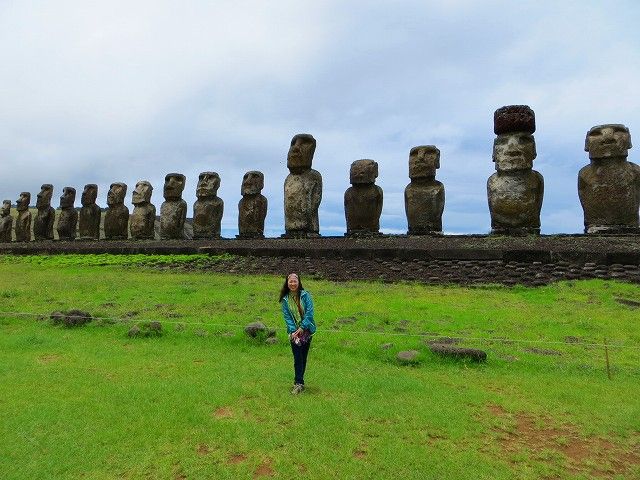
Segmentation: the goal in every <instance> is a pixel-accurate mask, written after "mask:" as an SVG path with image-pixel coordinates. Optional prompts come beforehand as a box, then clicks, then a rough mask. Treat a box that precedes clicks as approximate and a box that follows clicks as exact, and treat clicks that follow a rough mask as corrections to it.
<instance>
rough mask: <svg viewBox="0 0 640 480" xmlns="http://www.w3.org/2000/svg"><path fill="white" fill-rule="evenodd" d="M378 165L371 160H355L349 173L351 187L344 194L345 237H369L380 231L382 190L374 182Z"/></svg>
mask: <svg viewBox="0 0 640 480" xmlns="http://www.w3.org/2000/svg"><path fill="white" fill-rule="evenodd" d="M377 176H378V164H377V163H376V162H374V161H373V160H356V161H355V162H353V163H352V164H351V170H350V173H349V177H350V181H351V184H352V186H351V187H349V188H348V189H347V191H346V192H345V193H344V214H345V217H346V221H347V235H348V236H349V235H371V234H377V233H379V231H380V214H381V213H382V188H380V187H379V186H377V185H376V184H375V183H374V182H375V179H376V177H377Z"/></svg>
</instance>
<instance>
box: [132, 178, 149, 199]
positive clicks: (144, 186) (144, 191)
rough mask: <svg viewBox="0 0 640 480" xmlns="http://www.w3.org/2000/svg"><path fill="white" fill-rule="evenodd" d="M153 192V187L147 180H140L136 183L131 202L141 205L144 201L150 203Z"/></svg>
mask: <svg viewBox="0 0 640 480" xmlns="http://www.w3.org/2000/svg"><path fill="white" fill-rule="evenodd" d="M152 193H153V187H152V186H151V184H150V183H149V182H147V181H146V180H140V181H139V182H138V183H136V188H135V190H134V191H133V194H132V195H131V203H133V204H134V205H141V204H143V203H149V202H150V201H151V194H152Z"/></svg>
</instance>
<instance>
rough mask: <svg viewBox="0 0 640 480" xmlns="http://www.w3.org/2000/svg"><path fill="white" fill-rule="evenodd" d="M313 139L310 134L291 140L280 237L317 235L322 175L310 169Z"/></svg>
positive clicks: (314, 143) (314, 148)
mask: <svg viewBox="0 0 640 480" xmlns="http://www.w3.org/2000/svg"><path fill="white" fill-rule="evenodd" d="M315 150H316V140H315V138H313V137H312V136H311V135H309V134H305V133H303V134H298V135H295V136H294V137H293V138H292V139H291V146H290V147H289V153H288V154H287V168H288V169H289V172H291V173H289V175H287V178H286V180H285V181H284V229H285V234H284V235H283V237H292V238H296V237H319V236H320V234H319V232H320V224H319V221H318V208H319V207H320V201H321V200H322V175H320V173H319V172H317V171H316V170H314V169H312V168H311V163H312V162H313V154H314V152H315Z"/></svg>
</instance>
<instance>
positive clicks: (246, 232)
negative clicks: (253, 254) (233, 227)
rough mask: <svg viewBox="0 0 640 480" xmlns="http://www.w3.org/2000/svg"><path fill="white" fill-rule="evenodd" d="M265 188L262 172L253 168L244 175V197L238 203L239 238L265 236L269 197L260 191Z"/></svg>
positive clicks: (242, 191) (242, 190)
mask: <svg viewBox="0 0 640 480" xmlns="http://www.w3.org/2000/svg"><path fill="white" fill-rule="evenodd" d="M263 188H264V175H263V173H262V172H258V171H256V170H252V171H250V172H247V173H245V174H244V177H242V189H241V193H242V199H241V200H240V202H239V203H238V232H239V235H238V238H264V220H265V218H266V216H267V198H266V197H265V196H264V195H262V194H261V193H260V192H261V191H262V189H263Z"/></svg>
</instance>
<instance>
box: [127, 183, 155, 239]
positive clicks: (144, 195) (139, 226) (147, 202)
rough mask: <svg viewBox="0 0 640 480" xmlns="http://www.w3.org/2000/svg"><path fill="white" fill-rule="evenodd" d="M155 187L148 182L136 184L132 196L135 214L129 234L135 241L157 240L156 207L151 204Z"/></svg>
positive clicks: (132, 214)
mask: <svg viewBox="0 0 640 480" xmlns="http://www.w3.org/2000/svg"><path fill="white" fill-rule="evenodd" d="M152 193H153V186H152V185H151V184H150V183H149V182H148V181H146V180H140V181H139V182H138V183H136V188H135V189H134V190H133V194H132V195H131V203H133V213H131V217H130V218H129V232H130V233H131V238H133V239H135V240H153V239H154V238H155V228H154V227H155V222H156V207H155V205H153V204H152V203H151V194H152Z"/></svg>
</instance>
